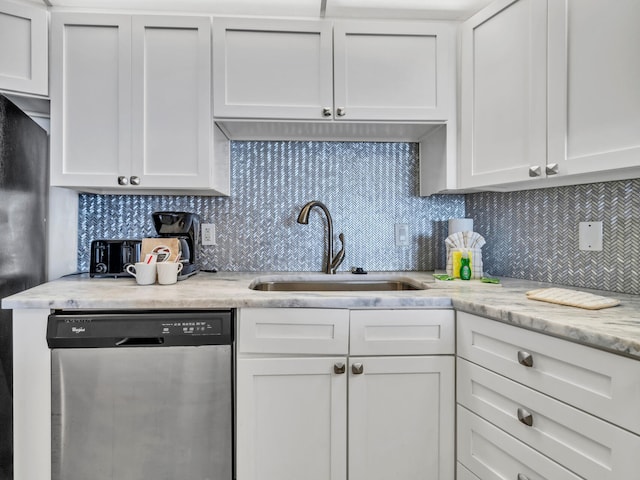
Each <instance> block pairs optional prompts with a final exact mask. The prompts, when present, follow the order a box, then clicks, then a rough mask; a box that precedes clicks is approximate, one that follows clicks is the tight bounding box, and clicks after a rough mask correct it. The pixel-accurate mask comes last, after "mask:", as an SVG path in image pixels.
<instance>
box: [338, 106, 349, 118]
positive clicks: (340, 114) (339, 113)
mask: <svg viewBox="0 0 640 480" xmlns="http://www.w3.org/2000/svg"><path fill="white" fill-rule="evenodd" d="M336 113H337V114H338V116H339V117H344V116H345V114H346V113H347V112H345V110H344V107H338V108H337V109H336Z"/></svg>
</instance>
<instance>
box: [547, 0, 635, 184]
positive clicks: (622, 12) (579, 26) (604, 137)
mask: <svg viewBox="0 0 640 480" xmlns="http://www.w3.org/2000/svg"><path fill="white" fill-rule="evenodd" d="M639 24H640V2H638V1H637V0H618V1H616V2H613V3H612V2H601V1H595V0H562V1H550V2H549V162H550V163H556V164H558V165H559V171H558V175H561V174H562V175H572V174H583V173H589V172H604V171H613V170H619V169H628V168H630V167H635V170H634V172H633V174H632V175H628V174H627V177H628V178H632V177H637V176H639V174H640V171H639V170H638V167H640V28H638V25H639ZM622 175H623V176H624V173H623V174H622Z"/></svg>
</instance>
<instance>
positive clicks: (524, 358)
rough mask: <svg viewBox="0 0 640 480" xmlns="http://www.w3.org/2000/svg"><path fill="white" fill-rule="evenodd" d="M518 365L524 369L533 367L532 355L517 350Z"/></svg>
mask: <svg viewBox="0 0 640 480" xmlns="http://www.w3.org/2000/svg"><path fill="white" fill-rule="evenodd" d="M518 363H519V364H520V365H522V366H524V367H533V355H531V354H530V353H529V352H525V351H524V350H518Z"/></svg>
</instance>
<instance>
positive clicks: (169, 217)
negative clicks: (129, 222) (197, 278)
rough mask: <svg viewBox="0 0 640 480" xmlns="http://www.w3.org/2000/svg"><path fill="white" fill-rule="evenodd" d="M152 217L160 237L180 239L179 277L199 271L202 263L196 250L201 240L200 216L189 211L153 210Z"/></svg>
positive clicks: (185, 276) (188, 275) (182, 277)
mask: <svg viewBox="0 0 640 480" xmlns="http://www.w3.org/2000/svg"><path fill="white" fill-rule="evenodd" d="M151 217H152V218H153V225H154V227H155V228H156V232H157V233H158V237H161V238H177V239H178V240H179V241H180V251H181V252H182V255H181V260H180V261H181V262H182V272H180V275H179V276H178V279H180V280H181V279H184V278H187V277H190V276H191V275H194V274H196V273H198V272H199V271H200V265H199V264H198V256H197V253H196V252H197V249H198V244H199V240H200V216H199V215H197V214H195V213H189V212H153V213H152V214H151Z"/></svg>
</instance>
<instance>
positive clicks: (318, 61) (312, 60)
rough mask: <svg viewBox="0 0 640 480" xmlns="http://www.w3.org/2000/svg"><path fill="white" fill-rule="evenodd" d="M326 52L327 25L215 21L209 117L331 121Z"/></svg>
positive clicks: (329, 70)
mask: <svg viewBox="0 0 640 480" xmlns="http://www.w3.org/2000/svg"><path fill="white" fill-rule="evenodd" d="M331 48H332V43H331V24H330V23H329V22H323V21H311V20H310V21H289V20H287V21H282V20H255V19H237V18H215V19H214V22H213V71H214V79H213V88H214V93H213V95H214V116H215V117H217V118H222V117H226V118H234V117H235V118H274V119H278V118H291V119H311V120H322V119H330V118H331V115H332V106H333V89H332V80H333V68H332V51H331ZM324 109H328V110H327V113H325V114H323V111H324Z"/></svg>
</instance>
